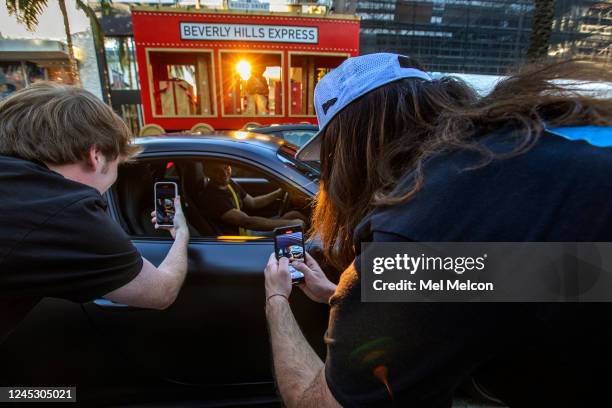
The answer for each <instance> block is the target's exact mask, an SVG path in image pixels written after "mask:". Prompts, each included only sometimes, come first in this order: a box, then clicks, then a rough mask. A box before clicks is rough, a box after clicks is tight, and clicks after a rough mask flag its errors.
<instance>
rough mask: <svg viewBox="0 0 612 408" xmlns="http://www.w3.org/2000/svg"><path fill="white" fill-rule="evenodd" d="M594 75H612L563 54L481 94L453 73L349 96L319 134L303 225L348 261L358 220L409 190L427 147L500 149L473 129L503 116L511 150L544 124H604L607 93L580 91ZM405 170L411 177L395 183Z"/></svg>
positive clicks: (330, 253)
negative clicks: (309, 222) (315, 188)
mask: <svg viewBox="0 0 612 408" xmlns="http://www.w3.org/2000/svg"><path fill="white" fill-rule="evenodd" d="M414 66H415V67H417V68H418V67H419V66H418V64H417V63H416V62H415V63H414ZM568 78H572V81H569V80H567V79H568ZM554 80H559V81H554ZM595 80H597V81H602V80H603V81H612V75H611V74H610V72H608V71H606V70H605V69H603V68H601V67H598V66H596V65H593V64H591V63H584V62H580V61H566V62H560V63H559V62H558V63H552V64H540V65H532V66H528V67H525V68H523V69H520V70H518V71H517V73H516V74H514V75H511V76H509V77H507V78H506V79H504V80H502V81H500V82H499V83H498V84H497V85H496V86H495V87H494V89H493V90H492V91H491V92H490V93H489V94H487V95H486V96H483V97H479V96H478V95H477V93H476V92H475V91H474V90H473V89H472V88H471V87H470V86H469V85H467V84H466V83H465V82H463V81H461V80H459V79H456V78H452V77H442V78H440V79H436V80H433V81H423V80H420V79H404V80H401V81H397V82H393V83H391V84H388V85H385V86H383V87H381V88H378V89H376V90H374V91H371V92H370V93H368V94H366V95H365V96H364V97H362V98H360V99H358V100H356V101H354V102H352V103H351V104H350V105H348V106H347V107H346V108H345V109H343V110H342V111H341V112H340V113H338V115H337V116H336V117H335V118H334V119H332V121H330V123H329V124H328V126H327V127H326V129H325V131H324V134H323V137H322V142H321V184H320V192H319V195H318V197H317V201H316V208H315V211H314V215H313V227H312V231H311V232H312V233H313V234H318V235H319V236H320V238H321V240H322V243H323V248H324V251H325V253H326V255H327V258H328V260H329V262H330V263H332V264H333V265H335V266H336V267H337V268H339V269H343V268H345V267H346V266H348V265H349V263H350V262H351V261H352V260H353V258H354V256H355V252H354V249H353V241H352V235H353V232H354V230H355V228H356V226H357V224H358V223H359V222H360V221H361V220H362V219H363V218H364V217H365V216H366V215H367V214H368V213H370V212H371V211H372V210H373V209H375V208H376V207H381V206H389V205H396V204H400V203H404V202H406V201H408V200H410V199H411V198H412V197H413V196H414V195H415V194H416V193H417V192H418V191H419V189H420V188H421V187H422V185H423V182H424V179H425V174H424V170H423V163H424V162H425V160H426V159H427V158H428V157H431V156H432V155H435V154H439V153H441V152H444V151H449V150H453V149H472V150H476V151H479V152H481V153H482V155H483V161H482V163H481V165H485V164H486V163H487V162H489V161H491V160H494V159H498V158H502V157H499V156H495V155H493V154H492V153H491V152H489V151H487V150H486V149H485V148H484V147H482V146H481V145H479V143H478V139H479V136H483V135H485V134H487V133H488V132H490V131H493V130H495V129H499V128H502V127H504V126H512V127H513V128H514V129H515V130H516V131H517V133H518V134H520V135H521V139H520V140H519V141H518V142H517V148H516V149H515V150H514V151H513V152H511V154H506V155H505V156H504V157H510V156H512V155H516V154H520V153H523V152H525V151H527V150H528V149H529V148H530V147H532V146H533V145H534V144H535V143H536V142H537V140H538V138H539V137H540V135H541V133H542V131H543V129H544V127H545V126H546V125H550V126H561V125H584V124H591V125H612V100H610V99H608V100H606V99H603V98H601V97H598V95H588V94H586V95H585V92H584V91H585V85H584V84H585V81H595ZM410 171H414V174H415V182H414V184H413V185H412V187H411V188H409V189H408V190H407V191H401V192H397V191H394V189H395V187H396V185H397V183H398V181H399V180H400V179H401V178H402V177H403V176H404V175H405V174H406V173H407V172H410Z"/></svg>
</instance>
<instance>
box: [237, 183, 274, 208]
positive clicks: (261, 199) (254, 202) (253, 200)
mask: <svg viewBox="0 0 612 408" xmlns="http://www.w3.org/2000/svg"><path fill="white" fill-rule="evenodd" d="M282 195H283V190H282V189H280V188H279V189H278V190H274V191H273V192H271V193H268V194H263V195H260V196H257V197H252V196H251V195H249V194H247V195H246V196H245V197H244V203H245V204H246V206H247V207H248V208H251V209H254V210H256V209H258V208H264V207H267V206H269V205H270V204H272V203H273V202H274V200H276V199H277V198H280V197H282Z"/></svg>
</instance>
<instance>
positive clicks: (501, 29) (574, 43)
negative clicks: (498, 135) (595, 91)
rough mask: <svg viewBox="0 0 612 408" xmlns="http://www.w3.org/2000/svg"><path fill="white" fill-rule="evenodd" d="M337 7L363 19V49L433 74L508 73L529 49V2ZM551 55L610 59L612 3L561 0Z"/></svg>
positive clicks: (408, 1) (370, 2) (362, 2)
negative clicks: (415, 62)
mask: <svg viewBox="0 0 612 408" xmlns="http://www.w3.org/2000/svg"><path fill="white" fill-rule="evenodd" d="M334 9H335V11H336V12H340V13H355V14H357V15H358V16H360V17H361V27H362V28H361V41H360V42H361V53H362V54H369V53H373V52H381V51H389V52H397V53H401V54H407V55H411V56H414V57H416V58H418V59H419V60H420V61H422V62H423V63H424V65H425V66H426V67H427V68H428V69H429V70H431V71H436V72H459V73H471V74H491V75H500V74H504V73H505V72H506V71H507V70H508V69H509V68H512V67H514V66H516V65H517V64H519V63H520V62H521V61H523V59H524V57H525V54H526V52H527V48H528V47H529V36H530V33H531V25H532V17H533V13H534V2H533V1H531V0H529V1H527V0H488V1H476V0H339V1H336V3H335V6H334ZM550 42H551V46H550V55H551V56H556V57H559V58H567V57H580V58H588V59H595V60H599V61H602V62H604V63H607V64H610V63H611V62H612V61H611V56H610V55H611V47H612V5H611V4H610V2H601V1H590V0H578V1H576V0H557V1H556V6H555V17H554V22H553V32H552V36H551V41H550Z"/></svg>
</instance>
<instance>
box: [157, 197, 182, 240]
mask: <svg viewBox="0 0 612 408" xmlns="http://www.w3.org/2000/svg"><path fill="white" fill-rule="evenodd" d="M174 209H175V213H174V226H173V227H162V226H159V225H157V216H156V214H155V210H153V212H151V223H152V224H153V225H154V226H155V229H165V230H168V231H169V232H170V235H172V238H174V239H176V236H177V234H179V233H180V234H189V227H187V219H185V214H184V213H183V207H181V197H180V196H176V197H174Z"/></svg>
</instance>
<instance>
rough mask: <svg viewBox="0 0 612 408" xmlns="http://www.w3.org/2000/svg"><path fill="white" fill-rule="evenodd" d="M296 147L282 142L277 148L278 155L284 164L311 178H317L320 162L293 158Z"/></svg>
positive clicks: (319, 172)
mask: <svg viewBox="0 0 612 408" xmlns="http://www.w3.org/2000/svg"><path fill="white" fill-rule="evenodd" d="M297 150H298V149H297V147H296V146H295V145H293V144H290V143H286V144H283V145H282V146H281V147H280V148H279V149H278V157H279V159H281V161H283V162H284V163H285V164H287V165H289V166H291V167H293V168H294V169H296V170H297V171H299V172H300V173H302V174H303V175H305V176H306V177H308V178H309V179H311V180H317V181H318V180H319V176H320V174H321V163H320V162H318V161H301V160H298V159H296V158H295V154H296V153H297Z"/></svg>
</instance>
